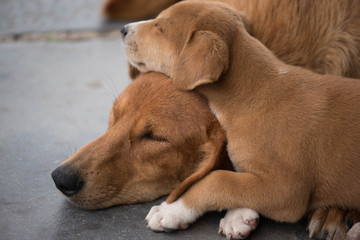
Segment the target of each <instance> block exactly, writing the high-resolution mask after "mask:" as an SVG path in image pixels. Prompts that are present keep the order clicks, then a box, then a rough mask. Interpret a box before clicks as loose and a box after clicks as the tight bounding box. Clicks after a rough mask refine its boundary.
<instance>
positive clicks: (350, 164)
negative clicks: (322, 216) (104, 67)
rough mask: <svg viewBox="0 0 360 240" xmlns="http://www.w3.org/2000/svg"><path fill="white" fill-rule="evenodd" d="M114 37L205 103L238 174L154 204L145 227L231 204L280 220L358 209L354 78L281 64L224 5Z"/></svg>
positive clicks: (135, 58) (183, 11) (176, 222)
mask: <svg viewBox="0 0 360 240" xmlns="http://www.w3.org/2000/svg"><path fill="white" fill-rule="evenodd" d="M180 29H181V30H180ZM176 30H177V31H176ZM123 33H124V35H126V39H125V43H126V44H127V51H128V56H129V59H130V61H131V62H132V63H133V64H134V65H136V66H137V67H138V68H139V69H140V70H141V71H149V70H153V71H160V72H163V73H165V74H167V75H169V76H171V77H172V78H173V79H174V82H175V85H176V86H177V87H178V88H180V89H185V90H192V89H195V88H196V90H197V91H199V92H201V93H202V94H204V95H205V96H206V97H207V98H208V99H209V105H210V107H211V109H212V110H213V112H214V113H215V114H216V116H217V118H218V120H219V121H220V123H221V124H222V125H223V127H224V128H225V131H226V134H227V138H228V152H229V154H230V157H231V160H232V161H233V163H234V165H235V166H236V167H237V169H238V170H239V171H240V172H239V173H235V172H228V171H214V172H212V173H210V174H209V175H208V176H206V177H205V178H204V179H203V180H201V181H200V182H198V183H197V184H195V185H194V186H193V187H191V188H190V189H189V190H188V191H187V192H186V193H185V194H184V195H183V196H182V197H181V199H179V200H177V201H176V202H174V203H172V204H167V203H164V204H162V205H161V206H158V207H154V208H153V209H152V210H151V211H150V213H149V215H148V216H147V220H148V222H149V226H150V227H151V228H152V229H154V230H166V229H176V228H182V227H184V226H187V224H189V223H191V222H193V221H194V220H195V219H196V218H197V217H198V216H200V215H201V214H203V213H204V212H206V211H209V210H220V209H231V208H237V207H250V208H252V209H255V210H257V211H259V212H260V213H261V214H263V215H265V216H267V217H270V218H272V219H275V220H278V221H287V222H295V221H297V220H299V219H300V218H301V217H303V216H304V215H305V214H306V213H308V212H309V211H313V210H316V209H319V208H323V207H330V208H332V207H341V208H345V209H357V210H359V209H360V188H359V187H358V185H359V183H360V175H359V172H360V148H359V146H360V107H359V104H360V81H356V80H351V79H344V78H340V77H332V76H321V75H317V74H314V73H312V72H310V71H307V70H304V69H301V68H296V67H292V66H290V65H286V64H284V63H283V62H281V61H279V60H278V59H277V58H276V57H275V56H274V55H273V54H272V53H271V52H270V51H269V50H268V49H267V48H265V47H264V46H263V45H262V44H261V43H260V42H259V41H257V40H256V39H254V38H253V37H251V36H250V35H249V34H248V32H247V31H246V30H245V26H244V24H243V19H242V17H241V15H240V14H239V13H238V12H237V11H235V10H234V9H231V8H229V7H227V6H226V5H224V4H215V3H214V4H209V3H207V4H204V3H202V2H196V1H194V2H193V1H189V2H183V3H179V4H176V5H174V6H173V7H171V8H169V9H168V10H166V11H164V12H162V13H161V14H160V15H159V16H158V17H157V19H155V20H153V21H149V22H146V23H142V24H141V25H136V26H135V25H131V26H128V29H126V31H123ZM135 46H136V48H135ZM160 46H161V47H162V48H160ZM160 49H161V51H160ZM334 234H336V233H334ZM330 237H331V239H332V238H333V237H334V238H335V236H330Z"/></svg>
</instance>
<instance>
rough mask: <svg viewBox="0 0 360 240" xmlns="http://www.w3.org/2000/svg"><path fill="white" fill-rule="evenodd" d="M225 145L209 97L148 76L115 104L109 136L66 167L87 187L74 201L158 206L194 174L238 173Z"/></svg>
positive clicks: (87, 205)
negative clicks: (220, 170)
mask: <svg viewBox="0 0 360 240" xmlns="http://www.w3.org/2000/svg"><path fill="white" fill-rule="evenodd" d="M189 104H191V107H189ZM169 129H171V131H169ZM217 142H218V144H220V145H218V144H217ZM223 142H224V135H223V131H222V130H221V128H220V125H219V123H218V121H216V118H215V117H214V116H213V114H211V112H210V109H209V108H208V107H207V102H206V100H205V99H204V98H202V97H200V96H198V95H197V94H194V93H187V92H180V91H178V90H176V89H175V88H174V86H173V84H172V82H171V79H169V78H167V77H166V76H164V75H162V74H159V73H149V74H143V75H141V76H140V77H139V78H138V79H137V80H136V81H135V82H133V83H132V84H130V85H129V86H128V87H127V89H126V90H125V91H124V92H123V93H122V94H121V95H120V96H119V97H118V98H117V99H116V100H115V102H114V106H113V109H112V111H111V114H110V120H109V127H108V129H107V131H106V132H105V133H104V135H103V136H101V137H99V138H98V139H96V140H94V141H93V142H91V143H89V144H87V145H85V146H84V147H82V148H81V149H80V150H79V151H77V152H76V153H75V154H74V155H72V156H71V157H70V158H69V159H67V160H66V161H65V162H64V163H63V164H62V166H61V167H60V168H62V169H65V170H67V171H70V172H78V173H79V174H80V177H81V178H82V180H83V181H84V182H85V184H84V187H83V188H82V189H81V191H80V192H79V193H77V194H75V195H74V196H71V197H69V198H68V199H69V200H70V201H71V202H73V203H74V204H75V205H77V206H79V207H82V208H87V209H98V208H105V207H109V206H113V205H117V204H130V203H136V202H144V201H150V200H154V199H156V198H158V197H160V196H163V195H166V194H169V193H170V192H171V191H172V190H173V189H175V188H176V187H177V186H178V185H179V184H180V183H181V182H182V181H183V180H184V179H185V178H187V177H188V176H190V175H191V174H192V173H193V175H192V176H191V178H192V179H194V178H195V179H200V178H201V177H203V176H204V175H206V174H207V173H208V171H210V170H211V169H213V168H224V169H231V163H230V162H229V161H228V157H227V155H226V154H222V155H221V157H220V158H219V148H222V144H223ZM215 146H217V147H215ZM214 147H215V148H214ZM213 148H214V149H216V150H217V151H215V152H214V151H213ZM220 152H221V151H220ZM202 159H204V161H202ZM207 159H209V160H207ZM220 159H221V162H220V163H219V162H218V161H219V160H220ZM196 169H198V171H195V170H196ZM194 171H195V172H194ZM183 187H184V185H180V188H179V190H178V191H179V192H178V193H177V192H175V193H173V195H172V196H174V197H177V195H178V194H181V191H183V190H181V189H182V188H183Z"/></svg>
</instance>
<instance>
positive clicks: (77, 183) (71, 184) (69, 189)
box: [51, 166, 84, 197]
mask: <svg viewBox="0 0 360 240" xmlns="http://www.w3.org/2000/svg"><path fill="white" fill-rule="evenodd" d="M51 177H52V178H53V180H54V182H55V185H56V187H57V188H58V189H59V190H60V191H61V192H62V193H63V194H64V195H65V196H67V197H70V196H72V195H75V194H76V193H78V192H79V191H80V189H81V188H82V187H83V186H84V182H83V181H82V179H81V178H80V176H79V175H78V174H77V173H75V172H74V171H71V170H68V168H65V167H63V166H60V167H58V168H56V169H55V170H54V171H53V172H52V173H51Z"/></svg>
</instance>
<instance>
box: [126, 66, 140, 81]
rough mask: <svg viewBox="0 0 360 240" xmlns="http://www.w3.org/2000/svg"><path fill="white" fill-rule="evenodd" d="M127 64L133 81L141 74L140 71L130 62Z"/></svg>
mask: <svg viewBox="0 0 360 240" xmlns="http://www.w3.org/2000/svg"><path fill="white" fill-rule="evenodd" d="M128 66H129V76H130V78H131V80H133V81H134V80H135V79H136V78H137V77H138V76H139V75H140V74H141V72H140V71H139V70H138V69H137V68H136V67H134V66H133V65H131V64H130V63H128Z"/></svg>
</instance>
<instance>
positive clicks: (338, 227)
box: [308, 207, 360, 240]
mask: <svg viewBox="0 0 360 240" xmlns="http://www.w3.org/2000/svg"><path fill="white" fill-rule="evenodd" d="M359 220H360V212H359V211H351V210H344V209H339V208H334V207H331V208H319V209H316V210H315V212H314V213H313V214H312V215H311V217H310V221H309V225H308V231H309V237H310V238H314V239H324V240H337V239H345V238H346V237H347V234H346V232H347V230H349V229H350V228H351V229H352V227H353V225H354V223H356V222H359ZM353 231H354V230H353ZM349 232H350V231H349ZM348 234H349V233H348ZM351 235H352V232H350V234H349V236H351ZM348 239H352V238H350V237H348ZM353 239H356V238H353Z"/></svg>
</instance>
